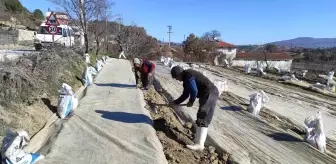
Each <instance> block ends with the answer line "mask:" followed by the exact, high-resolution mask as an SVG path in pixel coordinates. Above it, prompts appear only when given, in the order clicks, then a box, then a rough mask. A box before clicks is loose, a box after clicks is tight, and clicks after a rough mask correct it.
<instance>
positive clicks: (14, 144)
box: [1, 129, 44, 164]
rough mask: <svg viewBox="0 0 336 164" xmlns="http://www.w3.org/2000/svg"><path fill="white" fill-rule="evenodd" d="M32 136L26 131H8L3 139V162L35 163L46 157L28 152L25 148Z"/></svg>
mask: <svg viewBox="0 0 336 164" xmlns="http://www.w3.org/2000/svg"><path fill="white" fill-rule="evenodd" d="M29 141H30V138H29V136H28V134H27V132H26V131H18V132H14V131H11V130H8V129H7V131H6V137H5V138H4V139H3V141H2V146H1V157H2V159H1V160H2V164H34V163H35V162H37V161H39V160H41V159H43V158H44V156H43V155H39V154H35V153H27V152H25V151H24V150H23V148H24V147H26V146H27V145H28V144H29Z"/></svg>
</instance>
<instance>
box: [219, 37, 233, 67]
mask: <svg viewBox="0 0 336 164" xmlns="http://www.w3.org/2000/svg"><path fill="white" fill-rule="evenodd" d="M216 51H217V52H219V54H218V55H217V56H216V57H215V60H214V63H215V65H226V66H228V65H230V63H231V61H232V60H233V59H234V58H235V57H236V54H237V47H236V46H235V45H233V44H230V43H226V42H223V41H219V40H217V41H216Z"/></svg>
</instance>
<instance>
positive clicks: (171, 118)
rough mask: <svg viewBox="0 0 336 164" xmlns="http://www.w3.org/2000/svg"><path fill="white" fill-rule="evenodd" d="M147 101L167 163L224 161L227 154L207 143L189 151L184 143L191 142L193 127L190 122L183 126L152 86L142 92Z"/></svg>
mask: <svg viewBox="0 0 336 164" xmlns="http://www.w3.org/2000/svg"><path fill="white" fill-rule="evenodd" d="M144 97H145V100H146V101H147V104H148V105H147V109H148V110H150V111H151V116H152V118H153V120H154V128H155V129H156V131H157V133H156V134H157V136H158V137H159V140H160V141H161V143H162V146H163V149H164V153H165V155H166V158H167V160H168V162H169V163H171V164H174V163H183V164H195V163H200V164H221V163H226V161H227V158H228V156H227V155H226V154H219V153H218V151H217V150H216V149H215V148H214V147H212V146H209V145H206V148H205V150H204V151H203V152H197V151H191V150H189V149H187V148H186V146H185V145H187V144H192V143H193V142H192V139H193V134H194V133H193V127H192V123H190V122H189V123H187V124H186V125H185V126H183V125H182V124H181V123H180V121H179V120H178V118H177V117H176V116H175V115H174V112H173V109H171V108H170V107H168V106H167V105H165V104H166V102H165V100H164V97H163V96H162V95H160V94H159V93H158V92H156V90H155V89H154V87H152V88H150V89H149V90H148V91H146V92H144Z"/></svg>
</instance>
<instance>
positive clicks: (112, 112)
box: [41, 59, 168, 164]
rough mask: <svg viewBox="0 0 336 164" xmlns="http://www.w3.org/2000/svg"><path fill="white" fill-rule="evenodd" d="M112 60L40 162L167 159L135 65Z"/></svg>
mask: <svg viewBox="0 0 336 164" xmlns="http://www.w3.org/2000/svg"><path fill="white" fill-rule="evenodd" d="M107 63H108V64H107V65H106V66H105V68H104V69H103V70H102V71H101V72H100V73H99V75H98V76H97V78H96V79H95V82H94V83H93V84H92V85H90V86H89V87H88V90H87V93H86V96H85V97H84V98H82V99H81V100H80V102H79V106H78V108H77V109H76V111H75V112H74V114H73V116H72V117H71V118H70V119H69V121H68V122H66V123H64V125H63V129H62V130H61V132H60V134H59V135H58V137H57V139H56V140H55V142H54V143H53V145H52V146H51V150H50V152H49V154H47V155H46V158H45V160H42V161H41V163H48V164H56V163H62V164H67V163H69V164H84V163H92V164H93V163H94V164H100V163H106V164H110V163H113V164H135V163H136V164H149V163H153V164H154V163H155V164H166V163H168V162H167V160H166V158H165V155H164V153H163V148H162V145H161V143H160V141H159V139H158V138H157V136H156V132H155V130H154V128H153V127H152V119H151V117H150V115H149V112H148V111H147V110H146V109H145V108H144V106H145V102H144V99H143V94H142V92H141V91H140V90H139V89H136V88H135V77H134V74H133V73H132V70H131V64H130V63H129V61H127V60H117V59H109V60H108V62H107Z"/></svg>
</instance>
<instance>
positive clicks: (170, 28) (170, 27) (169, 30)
mask: <svg viewBox="0 0 336 164" xmlns="http://www.w3.org/2000/svg"><path fill="white" fill-rule="evenodd" d="M171 33H173V32H172V26H171V25H169V26H168V38H169V41H168V46H169V49H170V34H171Z"/></svg>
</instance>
